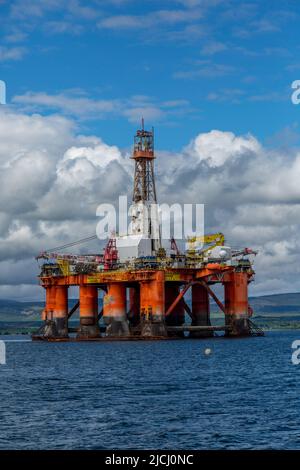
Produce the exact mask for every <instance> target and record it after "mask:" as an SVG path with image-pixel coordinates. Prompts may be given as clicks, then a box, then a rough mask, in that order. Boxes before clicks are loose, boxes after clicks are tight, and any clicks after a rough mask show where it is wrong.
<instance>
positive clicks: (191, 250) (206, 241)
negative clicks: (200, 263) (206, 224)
mask: <svg viewBox="0 0 300 470" xmlns="http://www.w3.org/2000/svg"><path fill="white" fill-rule="evenodd" d="M224 243H225V237H224V234H223V233H221V232H218V233H211V234H208V235H201V236H198V237H197V236H194V237H188V239H187V245H188V249H187V252H186V253H187V256H188V257H190V258H195V257H203V255H204V254H205V253H206V252H207V251H209V250H211V249H212V248H214V247H215V246H224ZM199 244H201V245H202V246H204V248H200V249H198V248H197V246H198V245H199ZM207 245H209V246H207Z"/></svg>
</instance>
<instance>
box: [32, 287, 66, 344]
mask: <svg viewBox="0 0 300 470" xmlns="http://www.w3.org/2000/svg"><path fill="white" fill-rule="evenodd" d="M44 287H45V290H46V303H45V308H44V310H43V312H42V320H44V322H45V323H44V325H43V327H42V329H41V330H39V332H38V333H37V335H36V336H37V337H41V338H57V337H59V336H60V334H59V332H58V330H57V327H56V321H55V309H56V286H54V285H50V286H48V285H47V286H44ZM66 335H68V332H67V334H66ZM62 336H65V332H63V334H62Z"/></svg>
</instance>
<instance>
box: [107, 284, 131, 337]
mask: <svg viewBox="0 0 300 470" xmlns="http://www.w3.org/2000/svg"><path fill="white" fill-rule="evenodd" d="M103 320H104V322H105V324H106V325H107V327H106V334H107V335H108V336H128V335H129V327H128V321H127V316H126V285H125V284H124V283H121V282H114V283H111V284H109V285H108V286H107V294H105V296H104V299H103Z"/></svg>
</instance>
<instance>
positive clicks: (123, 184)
mask: <svg viewBox="0 0 300 470" xmlns="http://www.w3.org/2000/svg"><path fill="white" fill-rule="evenodd" d="M135 100H136V101H138V100H146V98H145V97H141V96H140V97H135ZM172 104H173V103H168V102H167V103H165V106H170V105H172ZM155 165H156V170H157V171H156V173H157V190H158V196H159V201H160V202H170V203H174V202H183V203H186V202H194V203H196V202H197V203H205V211H206V230H207V231H214V230H218V231H219V230H221V231H223V232H224V233H225V235H226V238H227V240H228V243H230V244H231V245H232V246H234V247H243V246H250V247H252V248H257V249H259V255H258V256H257V259H256V272H257V276H256V282H255V284H254V285H253V288H251V289H252V292H253V293H256V294H258V293H265V292H269V291H270V290H272V286H274V287H273V289H276V290H277V291H278V292H280V291H287V290H290V291H292V290H297V289H300V282H299V281H297V279H300V276H299V274H300V273H299V271H300V267H299V263H298V259H299V252H300V242H299V229H300V227H299V217H300V187H299V178H300V152H298V153H297V152H292V151H290V152H288V153H286V152H285V153H281V152H280V151H279V150H278V151H274V150H272V151H270V150H267V149H266V148H264V147H263V146H262V145H261V144H260V143H259V142H258V140H257V139H255V137H253V136H251V135H245V136H236V135H234V134H233V133H232V132H224V131H220V130H213V131H211V132H207V133H203V134H199V135H197V136H196V137H195V138H194V139H193V140H192V141H191V142H190V144H188V145H187V146H185V148H184V149H183V150H182V151H180V152H178V153H175V154H171V153H168V152H157V160H156V163H155ZM0 166H1V177H0V188H1V189H0V197H1V211H0V272H1V276H0V296H2V297H8V296H9V297H11V296H15V295H16V294H15V291H16V288H15V285H14V284H18V285H19V284H20V285H21V287H20V288H18V295H19V294H20V292H21V293H22V296H25V297H26V298H29V297H30V296H35V295H36V294H37V293H38V292H40V293H41V294H42V292H41V290H40V289H39V288H38V287H36V279H35V275H36V274H37V269H36V265H35V261H34V256H35V255H36V254H37V253H38V252H39V251H40V250H43V249H46V248H52V247H55V246H57V245H61V244H64V243H68V242H70V241H73V240H77V239H80V238H83V237H85V236H88V235H90V234H93V233H95V228H96V224H97V222H98V220H97V218H96V217H95V213H96V208H97V206H98V204H99V203H101V202H115V201H116V198H117V197H118V195H119V194H129V195H130V194H131V191H132V175H133V163H132V161H131V160H130V158H129V155H128V154H126V153H124V152H123V151H122V150H121V149H119V148H118V147H117V146H111V145H107V144H106V143H104V142H103V141H102V140H101V139H100V138H99V137H96V136H80V135H77V134H76V128H75V127H74V123H73V122H72V121H71V120H69V119H66V118H62V117H59V116H48V117H43V116H40V115H26V114H22V113H20V112H16V111H12V110H11V109H9V108H5V109H1V112H0ZM101 249H102V245H101V244H100V243H99V242H98V241H96V242H95V243H94V245H93V246H89V245H88V246H86V247H84V246H83V247H82V248H81V250H83V251H89V250H92V251H93V252H95V251H96V252H97V251H100V250H101ZM4 273H5V275H4ZM279 281H281V282H279Z"/></svg>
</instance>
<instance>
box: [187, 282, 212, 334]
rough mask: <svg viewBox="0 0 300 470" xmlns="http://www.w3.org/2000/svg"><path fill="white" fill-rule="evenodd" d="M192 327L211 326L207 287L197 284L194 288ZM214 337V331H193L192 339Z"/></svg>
mask: <svg viewBox="0 0 300 470" xmlns="http://www.w3.org/2000/svg"><path fill="white" fill-rule="evenodd" d="M192 313H193V320H192V326H211V323H210V305H209V295H208V292H207V290H206V289H205V287H203V286H201V285H199V284H195V285H193V286H192ZM207 336H213V331H191V332H190V337H193V338H200V337H207Z"/></svg>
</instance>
